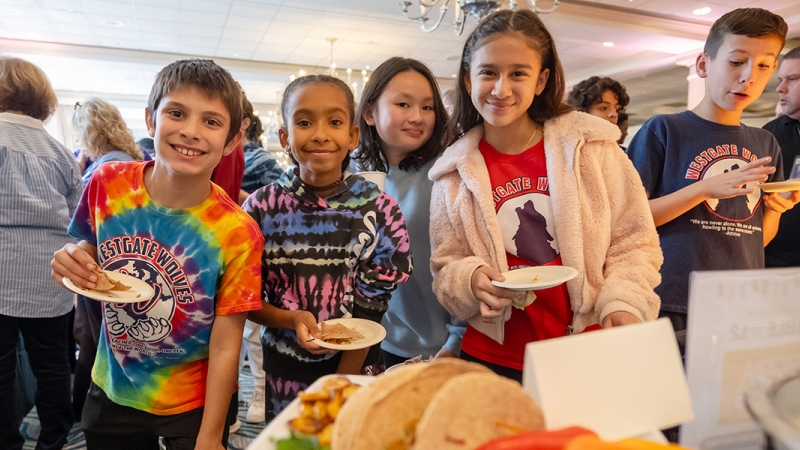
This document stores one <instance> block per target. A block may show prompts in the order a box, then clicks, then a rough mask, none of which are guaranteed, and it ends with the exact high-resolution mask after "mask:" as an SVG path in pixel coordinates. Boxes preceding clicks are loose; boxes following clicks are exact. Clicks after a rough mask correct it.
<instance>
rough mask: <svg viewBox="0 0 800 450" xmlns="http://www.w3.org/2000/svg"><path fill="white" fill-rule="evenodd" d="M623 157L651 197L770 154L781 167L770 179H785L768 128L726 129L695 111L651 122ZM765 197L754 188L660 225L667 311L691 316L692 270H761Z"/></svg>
mask: <svg viewBox="0 0 800 450" xmlns="http://www.w3.org/2000/svg"><path fill="white" fill-rule="evenodd" d="M626 153H627V154H628V157H629V158H630V159H631V160H632V161H633V165H634V166H635V167H636V170H638V171H639V175H640V176H641V177H642V183H643V184H644V187H645V190H646V191H647V193H648V195H649V196H650V198H651V199H654V198H659V197H664V196H666V195H668V194H672V193H673V192H676V191H678V190H680V189H683V188H685V187H687V186H689V185H691V184H692V183H695V182H697V181H699V180H704V179H707V178H710V177H713V176H716V175H721V174H723V173H725V172H728V171H731V170H736V169H738V168H740V167H742V166H744V165H745V164H747V163H748V162H750V161H753V160H756V159H758V158H762V157H764V156H771V157H772V163H770V164H774V165H775V166H776V167H777V170H776V171H775V173H774V174H772V175H770V177H769V180H768V181H770V182H772V181H782V180H783V169H782V159H781V152H780V147H779V146H778V143H777V141H776V140H775V138H774V137H773V136H772V135H771V134H770V133H769V132H768V131H766V130H762V129H760V128H752V127H748V126H745V125H740V126H729V125H721V124H718V123H715V122H710V121H708V120H705V119H702V118H700V117H698V116H697V115H696V114H694V113H693V112H691V111H684V112H682V113H679V114H667V115H658V116H655V117H652V118H651V119H649V120H648V121H647V122H645V123H644V125H642V128H641V129H640V130H639V131H638V132H637V133H636V135H635V136H634V137H633V140H631V143H630V145H629V146H628V149H627V151H626ZM748 187H751V185H748ZM762 195H763V194H762V193H761V190H760V189H756V190H755V192H754V193H752V194H750V195H741V196H737V197H733V198H727V199H709V200H706V201H704V202H702V203H700V204H699V205H697V206H695V207H694V208H692V209H690V210H689V211H687V212H686V213H684V214H682V215H681V216H679V217H677V218H675V219H674V220H672V221H670V222H668V223H666V224H664V225H662V226H660V227H658V229H657V231H658V235H659V237H660V239H661V249H662V250H663V252H664V265H663V266H662V267H661V285H660V286H658V287H657V288H656V293H657V294H658V295H659V296H660V297H661V310H662V311H670V312H679V313H686V312H687V311H688V306H689V305H688V297H689V274H690V273H691V272H692V271H693V270H733V269H758V268H763V267H764V234H763V225H764V205H763V201H762Z"/></svg>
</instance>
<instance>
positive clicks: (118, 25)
mask: <svg viewBox="0 0 800 450" xmlns="http://www.w3.org/2000/svg"><path fill="white" fill-rule="evenodd" d="M103 24H104V25H108V26H109V27H115V28H121V27H124V26H125V22H123V21H121V20H115V19H108V20H104V21H103Z"/></svg>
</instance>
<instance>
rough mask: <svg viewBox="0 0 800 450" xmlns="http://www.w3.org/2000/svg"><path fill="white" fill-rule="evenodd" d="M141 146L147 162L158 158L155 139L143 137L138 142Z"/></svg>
mask: <svg viewBox="0 0 800 450" xmlns="http://www.w3.org/2000/svg"><path fill="white" fill-rule="evenodd" d="M136 143H137V144H139V148H140V149H142V152H144V155H145V157H144V159H145V161H149V160H151V159H153V158H155V156H156V147H155V142H153V138H151V137H143V138H141V139H139V140H138V141H137V142H136Z"/></svg>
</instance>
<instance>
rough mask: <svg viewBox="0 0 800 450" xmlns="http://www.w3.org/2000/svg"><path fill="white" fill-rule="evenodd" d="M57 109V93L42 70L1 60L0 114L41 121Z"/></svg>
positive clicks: (9, 59)
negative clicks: (21, 114)
mask: <svg viewBox="0 0 800 450" xmlns="http://www.w3.org/2000/svg"><path fill="white" fill-rule="evenodd" d="M57 106H58V98H57V97H56V93H55V92H53V87H52V86H51V85H50V81H49V80H48V79H47V76H46V75H45V74H44V72H42V69H40V68H39V67H37V66H36V65H35V64H33V63H32V62H29V61H26V60H24V59H20V58H14V57H12V56H0V111H17V112H21V113H23V114H25V115H26V116H28V117H33V118H34V119H39V120H42V121H44V120H47V118H48V117H50V116H51V115H52V114H53V113H54V112H55V110H56V107H57Z"/></svg>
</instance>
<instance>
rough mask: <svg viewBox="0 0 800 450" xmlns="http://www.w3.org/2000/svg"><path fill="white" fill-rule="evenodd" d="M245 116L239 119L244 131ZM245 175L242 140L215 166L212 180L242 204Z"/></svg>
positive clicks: (231, 197)
mask: <svg viewBox="0 0 800 450" xmlns="http://www.w3.org/2000/svg"><path fill="white" fill-rule="evenodd" d="M236 86H238V87H239V91H240V93H241V97H242V98H244V97H245V93H244V89H242V86H241V85H240V84H239V83H238V82H237V83H236ZM244 119H245V117H244V116H242V119H241V120H240V121H239V123H240V125H241V127H242V130H241V131H242V132H243V133H244V130H245V129H246V128H247V125H248V124H249V122H248V123H244ZM243 177H244V146H243V145H242V142H237V143H236V147H235V148H234V149H233V152H232V153H230V154H225V155H222V158H221V159H220V160H219V164H218V165H217V167H216V168H214V172H213V173H212V174H211V181H212V182H213V183H214V184H216V185H217V186H219V187H221V188H222V190H224V191H225V193H226V194H228V197H230V199H231V200H233V201H234V202H236V203H237V204H241V201H240V200H239V199H240V196H241V194H242V192H241V191H242V178H243Z"/></svg>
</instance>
